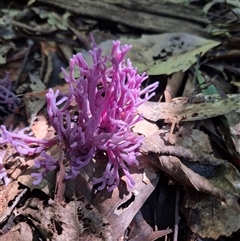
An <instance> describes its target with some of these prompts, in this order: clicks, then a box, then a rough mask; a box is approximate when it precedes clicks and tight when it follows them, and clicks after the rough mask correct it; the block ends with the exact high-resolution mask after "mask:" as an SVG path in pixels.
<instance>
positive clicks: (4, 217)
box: [0, 188, 27, 223]
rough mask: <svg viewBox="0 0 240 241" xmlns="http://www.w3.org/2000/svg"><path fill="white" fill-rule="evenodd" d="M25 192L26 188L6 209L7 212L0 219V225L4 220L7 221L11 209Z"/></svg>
mask: <svg viewBox="0 0 240 241" xmlns="http://www.w3.org/2000/svg"><path fill="white" fill-rule="evenodd" d="M26 192H27V188H25V189H24V190H23V191H22V192H21V193H20V194H19V195H18V197H16V199H15V201H14V202H13V204H12V206H11V207H9V208H8V209H7V211H6V212H5V214H4V215H3V216H2V217H0V223H2V222H3V221H5V219H7V217H8V216H10V215H11V213H12V211H13V209H14V208H15V207H16V206H17V204H18V202H19V201H20V199H21V198H22V197H23V195H24V194H25V193H26Z"/></svg>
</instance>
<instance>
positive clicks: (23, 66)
mask: <svg viewBox="0 0 240 241" xmlns="http://www.w3.org/2000/svg"><path fill="white" fill-rule="evenodd" d="M27 44H28V48H27V52H26V55H25V57H24V60H23V64H22V68H21V70H20V73H19V75H18V78H17V80H16V82H15V85H14V89H16V88H17V86H18V83H19V81H20V79H21V77H22V75H23V72H24V70H25V67H26V64H27V60H28V56H29V54H30V52H31V49H32V46H33V44H34V43H33V41H32V40H31V39H28V41H27Z"/></svg>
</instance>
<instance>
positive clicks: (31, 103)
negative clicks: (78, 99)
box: [23, 84, 68, 123]
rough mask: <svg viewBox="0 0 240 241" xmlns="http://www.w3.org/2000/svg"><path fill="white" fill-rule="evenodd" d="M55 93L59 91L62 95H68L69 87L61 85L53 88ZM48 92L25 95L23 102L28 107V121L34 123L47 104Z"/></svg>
mask: <svg viewBox="0 0 240 241" xmlns="http://www.w3.org/2000/svg"><path fill="white" fill-rule="evenodd" d="M52 89H53V90H54V92H55V91H56V90H57V89H58V90H60V91H61V92H62V93H68V85H67V84H65V85H61V86H56V87H54V88H52ZM47 92H48V90H43V91H38V92H29V93H26V94H24V96H23V101H24V103H25V106H26V112H27V116H28V119H29V120H30V122H31V123H32V122H33V121H34V119H35V117H36V116H37V114H38V112H39V111H40V110H41V109H42V108H43V106H44V105H45V104H46V94H47Z"/></svg>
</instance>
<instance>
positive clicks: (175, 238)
mask: <svg viewBox="0 0 240 241" xmlns="http://www.w3.org/2000/svg"><path fill="white" fill-rule="evenodd" d="M179 199H180V190H179V187H178V186H177V187H176V200H175V220H174V231H173V241H178V230H179V221H180V217H179Z"/></svg>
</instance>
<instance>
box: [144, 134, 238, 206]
mask: <svg viewBox="0 0 240 241" xmlns="http://www.w3.org/2000/svg"><path fill="white" fill-rule="evenodd" d="M196 134H197V133H195V130H193V131H192V136H193V137H192V139H191V135H190V130H188V131H187V132H186V135H185V133H184V131H182V132H181V134H180V137H178V138H180V139H177V141H176V146H171V145H169V146H168V145H166V144H165V143H167V142H166V140H164V138H166V139H167V135H166V133H164V132H163V131H158V132H157V133H155V134H154V135H152V136H151V137H148V138H146V139H145V142H144V143H143V145H142V146H141V150H142V151H143V152H144V153H148V152H153V153H157V154H158V156H159V158H156V157H154V156H152V155H150V156H149V159H150V161H151V162H152V163H153V164H154V165H155V166H157V167H159V168H160V169H161V170H163V171H164V172H166V173H168V174H169V175H170V176H172V177H173V178H174V179H175V180H177V181H178V182H180V183H181V184H182V185H184V186H188V187H193V188H195V189H196V190H198V191H201V192H205V193H208V194H211V195H213V196H215V197H217V198H219V199H221V200H223V201H225V202H228V203H229V204H230V203H235V202H236V201H237V200H238V198H239V197H238V196H239V193H240V187H239V183H240V174H239V172H238V171H237V169H236V168H235V167H234V166H233V165H231V164H230V163H229V162H227V161H225V160H222V159H218V158H215V157H214V156H213V155H212V153H211V149H210V146H209V141H208V140H207V138H204V142H206V143H204V144H202V143H200V144H199V143H198V141H197V140H196ZM198 135H199V137H200V138H202V136H203V135H204V134H203V133H202V134H199V133H198ZM185 136H186V139H187V141H184V138H185ZM190 144H191V146H190ZM205 149H206V150H205ZM209 152H210V153H209ZM173 155H174V156H173ZM180 158H181V160H182V161H180Z"/></svg>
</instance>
